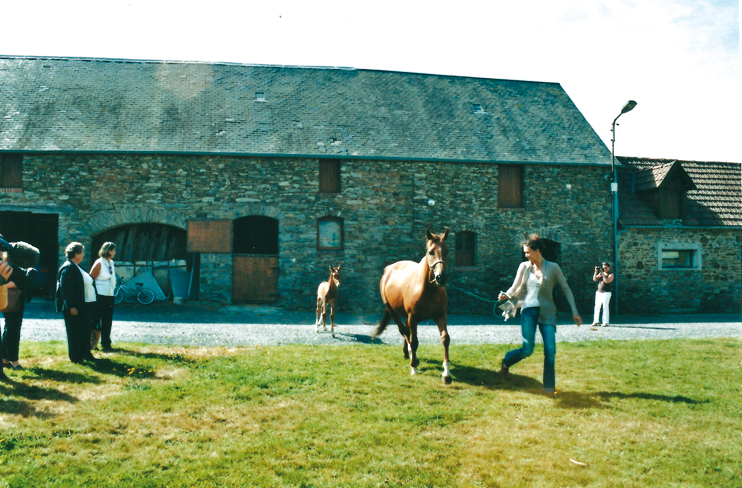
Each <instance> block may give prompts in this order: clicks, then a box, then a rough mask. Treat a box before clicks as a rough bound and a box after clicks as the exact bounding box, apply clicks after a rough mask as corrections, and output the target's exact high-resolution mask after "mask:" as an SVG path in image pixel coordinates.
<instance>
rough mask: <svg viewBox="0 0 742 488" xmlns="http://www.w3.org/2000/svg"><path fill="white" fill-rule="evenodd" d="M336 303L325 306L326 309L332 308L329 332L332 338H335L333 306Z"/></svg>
mask: <svg viewBox="0 0 742 488" xmlns="http://www.w3.org/2000/svg"><path fill="white" fill-rule="evenodd" d="M336 303H337V302H330V303H328V304H327V306H328V307H332V308H331V309H330V331H331V332H332V337H335V304H336ZM325 330H327V329H325Z"/></svg>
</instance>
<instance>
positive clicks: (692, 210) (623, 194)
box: [616, 156, 742, 227]
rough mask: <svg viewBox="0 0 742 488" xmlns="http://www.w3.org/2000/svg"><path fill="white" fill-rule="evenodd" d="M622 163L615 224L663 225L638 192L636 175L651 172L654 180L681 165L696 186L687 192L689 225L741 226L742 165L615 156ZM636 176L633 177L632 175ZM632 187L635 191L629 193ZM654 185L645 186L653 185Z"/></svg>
mask: <svg viewBox="0 0 742 488" xmlns="http://www.w3.org/2000/svg"><path fill="white" fill-rule="evenodd" d="M616 159H617V160H618V161H619V162H620V163H621V165H622V166H620V167H617V171H618V185H619V191H618V198H619V204H618V208H619V219H618V223H619V224H620V225H622V226H624V227H631V226H645V225H649V226H653V225H663V222H662V221H661V220H659V219H658V218H657V216H656V215H655V214H654V212H653V211H652V209H651V208H650V207H649V205H648V204H647V203H646V202H645V201H644V200H642V199H641V198H640V197H639V196H638V195H637V193H635V192H638V191H640V189H643V188H644V187H643V186H637V181H639V178H640V177H641V178H647V175H648V174H651V175H653V178H654V181H655V182H656V181H659V180H658V178H659V177H660V176H662V177H664V176H666V175H667V174H668V171H669V169H670V168H671V167H672V166H673V165H674V164H680V165H681V167H682V169H683V170H684V171H685V173H686V174H687V176H688V177H690V179H691V180H692V182H693V184H694V185H695V188H694V189H691V190H688V191H687V193H686V196H687V200H686V216H685V219H684V222H683V225H688V226H713V227H716V226H731V227H740V226H742V165H740V163H725V162H715V161H676V160H668V159H652V158H636V157H624V156H616ZM635 175H636V177H635ZM632 186H633V188H634V192H632ZM654 187H655V186H647V188H654Z"/></svg>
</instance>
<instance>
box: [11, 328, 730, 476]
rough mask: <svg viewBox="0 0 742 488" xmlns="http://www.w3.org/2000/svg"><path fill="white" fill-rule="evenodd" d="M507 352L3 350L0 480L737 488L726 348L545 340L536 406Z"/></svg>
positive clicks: (535, 378)
mask: <svg viewBox="0 0 742 488" xmlns="http://www.w3.org/2000/svg"><path fill="white" fill-rule="evenodd" d="M512 347H514V346H506V345H485V346H456V345H455V344H454V345H453V346H452V347H451V360H452V370H451V372H452V374H453V377H454V382H453V384H451V385H444V384H443V383H442V382H441V378H440V375H441V372H442V367H441V360H442V348H441V347H440V346H437V347H435V346H430V347H421V348H420V351H419V353H420V357H421V365H420V368H419V371H420V374H419V375H418V376H414V377H413V376H410V374H409V366H408V364H407V362H405V361H404V360H403V359H402V354H401V348H400V347H396V346H395V347H391V346H383V345H358V346H348V347H331V346H323V347H312V346H277V347H258V348H221V347H213V348H195V347H194V348H183V347H160V346H145V345H125V346H123V348H122V350H120V351H118V352H115V353H110V354H100V355H101V356H102V357H103V359H102V360H101V361H100V364H97V365H96V366H94V367H86V366H81V365H75V364H71V363H70V362H69V361H68V360H67V358H66V344H64V343H59V342H52V343H28V342H26V343H22V344H21V353H22V355H23V357H22V358H21V363H22V364H24V365H25V366H26V367H27V370H26V371H22V372H16V371H11V372H8V373H7V374H8V375H9V376H10V377H11V379H12V380H13V381H12V382H11V383H0V488H1V487H41V486H65V487H67V486H95V487H104V486H117V487H119V486H133V487H150V486H152V487H155V486H157V487H165V486H169V487H178V486H200V487H201V486H203V487H210V486H215V487H216V486H218V487H223V486H240V487H242V486H296V487H310V486H316V487H320V486H331V487H353V486H368V487H376V486H404V487H433V486H498V487H500V486H501V487H539V486H555V487H573V486H590V487H626V486H653V487H660V486H677V487H681V486H682V487H696V486H697V487H711V486H723V487H733V486H742V370H741V368H742V341H741V340H739V339H713V340H672V341H635V342H628V341H625V342H623V341H622V342H613V341H604V342H583V343H574V344H569V343H560V344H559V345H558V354H557V387H558V388H559V390H558V392H557V394H556V395H547V394H545V393H544V392H543V390H542V385H541V373H542V362H543V350H542V349H541V348H537V349H536V352H535V354H534V355H533V356H532V357H530V358H528V359H526V360H525V361H523V362H521V363H520V364H518V365H516V366H514V367H513V368H511V371H510V373H511V375H510V376H511V378H510V380H509V381H508V382H502V381H501V380H500V379H499V377H498V376H497V374H496V371H495V370H496V368H497V367H498V365H499V364H500V360H501V359H502V356H503V355H504V353H505V352H506V351H507V350H508V349H510V348H512ZM6 371H7V370H6ZM574 461H576V462H577V463H582V464H577V463H575V462H574Z"/></svg>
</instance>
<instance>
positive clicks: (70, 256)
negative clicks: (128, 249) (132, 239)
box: [56, 242, 97, 363]
mask: <svg viewBox="0 0 742 488" xmlns="http://www.w3.org/2000/svg"><path fill="white" fill-rule="evenodd" d="M64 253H65V255H66V256H67V261H65V262H64V264H62V266H61V267H60V268H59V271H58V272H57V292H56V303H57V312H62V316H63V317H64V327H65V329H67V350H68V352H69V356H70V361H72V362H73V363H82V362H83V361H97V358H96V357H95V356H93V354H92V353H91V352H90V325H91V323H92V314H93V313H94V307H95V302H96V297H95V295H96V291H95V284H94V282H95V280H93V277H92V276H90V275H89V274H88V272H87V271H85V270H84V269H82V268H81V267H80V263H81V262H82V260H83V258H84V257H85V246H83V245H82V244H80V243H79V242H71V243H70V244H69V245H67V248H66V249H65V250H64Z"/></svg>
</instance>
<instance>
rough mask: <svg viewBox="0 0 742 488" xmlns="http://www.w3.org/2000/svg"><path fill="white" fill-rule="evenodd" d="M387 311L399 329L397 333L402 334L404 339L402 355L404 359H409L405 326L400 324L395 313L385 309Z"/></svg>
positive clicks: (399, 319)
mask: <svg viewBox="0 0 742 488" xmlns="http://www.w3.org/2000/svg"><path fill="white" fill-rule="evenodd" d="M387 310H389V315H391V317H392V320H394V323H395V324H397V328H398V329H399V333H400V334H402V338H403V339H404V344H402V353H403V354H404V358H405V359H409V358H410V353H409V347H410V332H409V330H407V326H406V325H405V324H404V322H402V317H400V316H399V314H398V313H397V312H395V311H394V310H392V309H391V307H390V308H387Z"/></svg>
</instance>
